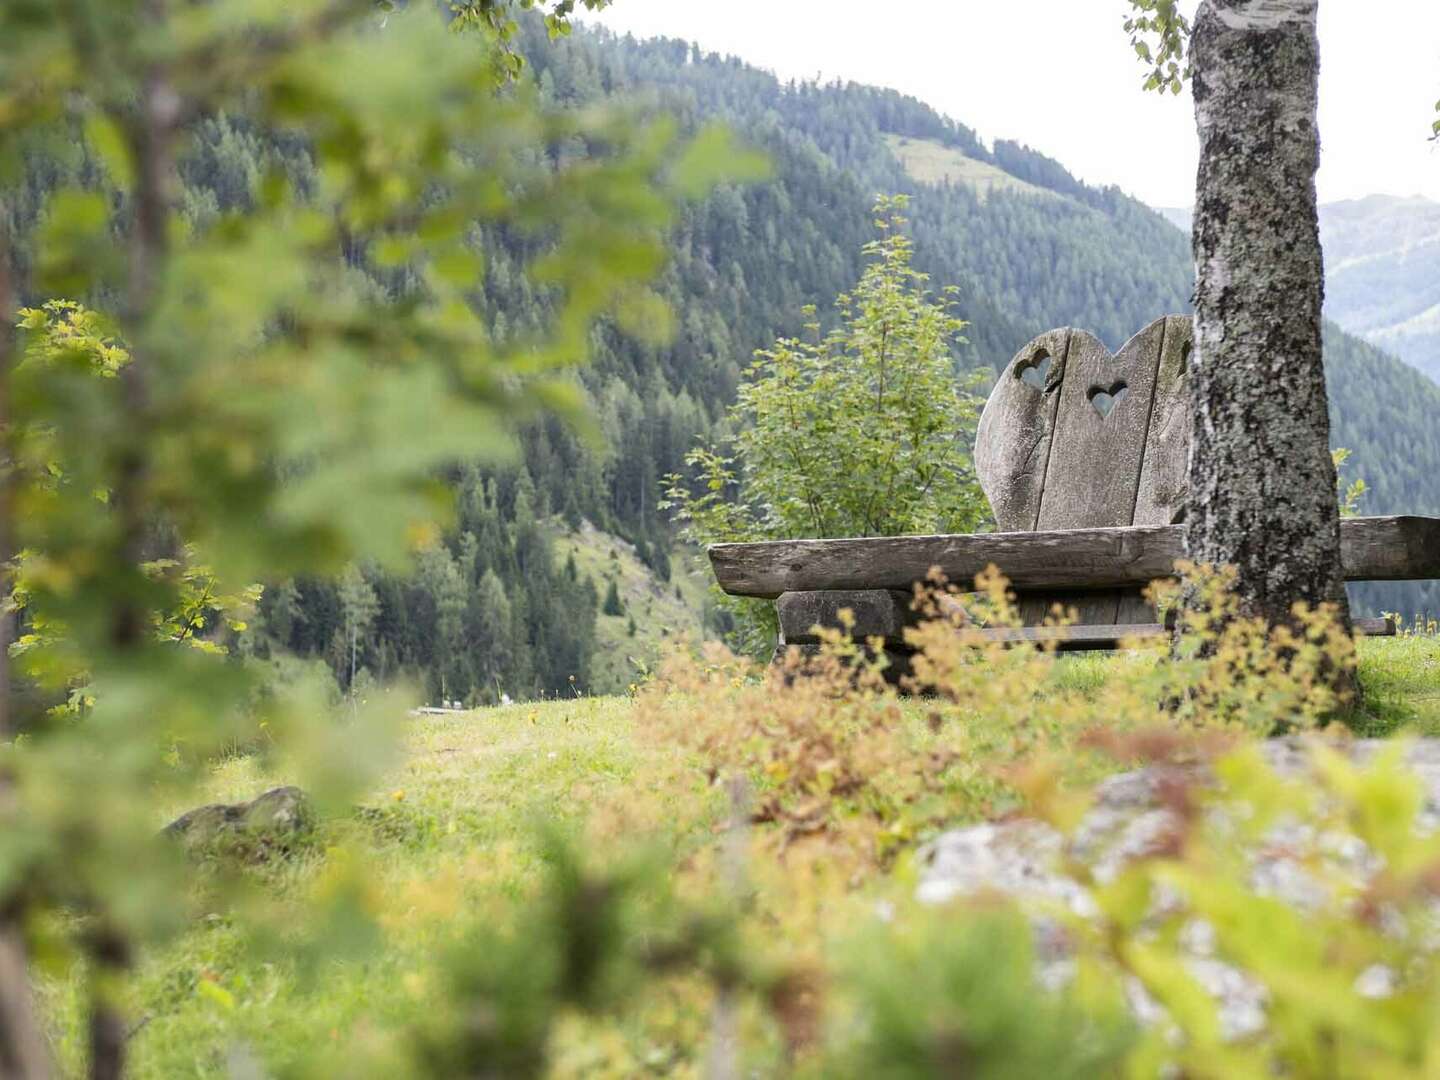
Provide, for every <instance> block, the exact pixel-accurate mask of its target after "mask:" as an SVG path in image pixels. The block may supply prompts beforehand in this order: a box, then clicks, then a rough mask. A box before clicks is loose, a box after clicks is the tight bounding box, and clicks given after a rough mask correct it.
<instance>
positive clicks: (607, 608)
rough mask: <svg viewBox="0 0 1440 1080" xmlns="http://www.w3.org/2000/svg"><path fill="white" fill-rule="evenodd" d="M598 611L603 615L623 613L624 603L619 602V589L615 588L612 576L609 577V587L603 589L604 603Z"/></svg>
mask: <svg viewBox="0 0 1440 1080" xmlns="http://www.w3.org/2000/svg"><path fill="white" fill-rule="evenodd" d="M600 611H601V613H602V614H605V615H624V614H625V605H624V604H622V603H621V602H620V590H619V589H618V588H616V586H615V579H614V578H611V579H610V587H609V588H607V589H606V590H605V603H604V604H603V605H601V607H600Z"/></svg>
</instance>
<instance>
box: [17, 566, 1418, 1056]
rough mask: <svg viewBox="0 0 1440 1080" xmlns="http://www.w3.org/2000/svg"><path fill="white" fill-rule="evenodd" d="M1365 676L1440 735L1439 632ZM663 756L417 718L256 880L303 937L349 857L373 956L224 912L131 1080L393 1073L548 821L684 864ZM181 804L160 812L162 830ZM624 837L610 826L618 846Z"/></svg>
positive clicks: (628, 732)
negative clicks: (339, 1060) (325, 952)
mask: <svg viewBox="0 0 1440 1080" xmlns="http://www.w3.org/2000/svg"><path fill="white" fill-rule="evenodd" d="M605 550H606V549H605V548H604V547H603V546H601V545H599V544H595V545H590V546H588V547H586V548H585V555H586V557H587V558H603V559H606V560H608V559H609V556H608V554H601V553H602V552H604V551H605ZM578 558H579V554H577V559H578ZM617 561H621V562H622V567H621V568H620V569H621V572H622V575H623V573H624V571H625V570H628V569H632V568H629V567H628V566H626V565H625V564H624V563H623V556H620V557H618V558H617ZM622 580H626V581H627V583H631V584H633V581H632V580H631V579H629V578H628V577H625V576H622ZM633 595H636V594H633V593H632V594H630V596H633ZM629 602H631V600H630V599H629V598H628V597H627V603H629ZM1153 662H1154V659H1153V657H1147V656H1144V655H1141V654H1119V655H1117V654H1109V655H1107V654H1097V653H1091V654H1080V655H1076V656H1072V657H1066V658H1064V659H1063V660H1062V663H1061V665H1060V668H1059V670H1058V671H1057V673H1056V680H1057V688H1060V689H1068V690H1074V691H1080V692H1082V693H1084V694H1086V695H1087V696H1088V695H1093V696H1095V697H1097V698H1100V697H1102V696H1103V694H1104V692H1105V684H1106V680H1107V678H1108V677H1109V676H1110V675H1111V674H1112V673H1113V672H1114V671H1115V669H1116V665H1121V664H1136V663H1153ZM1361 671H1362V678H1363V681H1364V685H1365V688H1366V693H1367V706H1366V714H1365V715H1366V718H1367V719H1366V721H1365V725H1368V726H1367V727H1366V730H1367V731H1369V732H1371V733H1403V732H1414V733H1419V734H1426V735H1434V734H1440V639H1435V638H1397V639H1389V640H1378V639H1372V640H1368V641H1365V642H1364V643H1363V644H1362V646H1361ZM923 707H924V706H923V703H917V705H916V709H917V710H923ZM918 716H919V713H918V711H917V717H918ZM919 722H921V721H920V720H918V719H917V723H919ZM1365 725H1362V726H1365ZM664 754H665V750H664V748H663V747H660V746H657V745H655V744H654V743H653V742H651V741H650V740H647V739H645V738H642V737H640V736H639V734H638V732H637V729H636V717H635V708H634V706H633V704H632V703H631V702H630V700H629V699H628V698H625V697H605V698H581V699H576V700H570V701H556V702H546V703H542V704H522V705H511V706H506V707H497V708H489V709H479V710H475V711H472V712H468V713H461V714H450V715H441V716H434V715H424V716H416V717H413V718H411V719H410V720H408V721H407V724H406V727H405V731H404V736H403V741H402V747H401V754H400V756H399V758H398V763H397V765H396V766H395V767H394V768H393V769H392V770H391V772H390V774H389V775H388V776H387V777H386V778H385V779H384V781H383V782H382V783H381V784H380V785H378V786H377V788H376V790H375V791H373V792H371V793H370V794H369V795H368V796H367V797H366V798H365V799H363V800H362V804H363V806H364V807H365V808H366V810H365V811H364V812H363V813H360V814H356V815H352V816H347V817H344V818H343V819H341V820H339V821H334V822H331V823H330V824H328V825H327V826H326V829H325V832H324V839H323V844H324V849H323V850H321V849H317V850H314V851H312V852H310V853H309V854H308V855H302V856H300V857H298V858H295V859H293V860H292V861H291V862H290V863H289V864H286V865H283V866H281V867H279V868H276V869H274V870H272V871H267V872H266V874H265V875H264V883H265V886H266V888H267V889H268V890H270V891H271V892H272V893H274V894H276V895H278V896H279V897H280V898H281V900H282V902H283V903H285V904H287V905H289V906H290V909H291V910H293V911H294V912H295V913H296V923H297V925H300V924H301V919H300V912H302V911H303V910H304V907H305V906H306V904H307V903H308V902H309V901H310V899H311V898H312V896H313V895H314V894H315V893H316V892H317V891H323V890H324V889H325V888H326V887H327V886H326V883H327V882H328V881H330V880H332V879H333V878H334V876H335V874H336V873H337V867H343V866H344V865H345V863H346V860H345V859H344V858H343V857H341V856H339V855H338V854H337V851H339V850H341V849H345V848H350V849H354V850H355V851H356V853H357V854H358V855H359V856H360V858H361V859H362V860H363V861H362V862H361V863H360V865H363V866H364V867H365V877H364V881H363V899H364V903H365V905H366V907H367V908H368V909H369V910H370V911H371V913H372V914H373V915H375V916H376V917H377V918H378V920H379V923H380V924H381V926H382V927H383V929H384V941H383V947H382V948H381V949H380V950H379V951H378V952H375V953H373V954H371V955H368V956H365V957H364V958H357V959H353V960H349V961H342V962H338V963H328V964H326V965H324V966H323V968H322V969H320V970H318V971H317V972H314V973H312V974H311V976H310V977H307V973H306V971H305V970H304V965H303V964H302V963H300V962H298V961H297V960H295V958H294V957H293V955H292V956H280V955H271V956H267V955H265V954H264V953H263V952H261V953H256V952H255V951H253V950H252V949H250V948H249V947H247V945H246V942H245V941H244V939H243V938H242V937H241V935H240V933H239V932H238V931H237V930H236V929H235V927H234V926H233V925H232V923H231V922H230V920H229V919H227V918H225V917H223V916H220V915H218V914H217V915H214V916H212V917H207V918H202V919H200V920H198V921H197V923H196V924H195V926H194V927H193V928H192V929H190V930H189V931H187V932H186V933H185V934H184V935H182V937H181V938H180V939H179V940H178V941H176V942H175V943H173V944H172V945H170V946H169V947H167V948H165V949H163V950H161V951H159V952H158V953H156V954H154V955H151V956H148V957H147V958H146V959H144V961H143V962H142V964H141V966H140V969H139V974H138V979H137V980H136V985H135V989H134V993H133V996H132V999H131V1000H130V1002H129V1005H128V1008H129V1012H130V1014H131V1015H132V1016H134V1017H135V1018H137V1019H138V1020H141V1021H143V1027H141V1028H140V1029H139V1031H138V1032H137V1034H136V1035H135V1037H134V1038H133V1039H132V1041H131V1051H132V1055H133V1075H134V1076H135V1077H139V1078H162V1077H163V1078H169V1077H220V1076H225V1075H226V1074H227V1070H228V1069H229V1068H230V1063H231V1062H232V1061H235V1060H244V1055H246V1054H248V1053H251V1052H253V1053H254V1055H255V1057H256V1059H257V1060H260V1061H263V1063H264V1067H265V1069H266V1070H267V1072H266V1075H271V1074H273V1075H277V1076H283V1075H286V1074H287V1071H290V1070H293V1069H295V1068H297V1067H299V1066H300V1065H301V1064H302V1063H303V1062H305V1061H306V1060H307V1057H308V1056H309V1055H310V1054H311V1053H312V1052H313V1051H315V1050H316V1048H317V1047H319V1048H322V1049H325V1050H332V1051H337V1052H342V1053H349V1054H350V1055H351V1058H352V1060H353V1062H355V1065H354V1067H353V1071H349V1072H346V1073H345V1075H347V1076H400V1075H405V1069H406V1066H405V1065H404V1063H403V1060H402V1058H401V1057H400V1056H399V1053H400V1049H401V1048H402V1046H403V1043H402V1042H400V1041H398V1040H399V1036H398V1035H397V1033H402V1032H405V1031H406V1030H408V1029H410V1028H412V1027H413V1026H414V1025H415V1024H416V1023H417V1022H420V1021H422V1020H423V1019H424V1018H425V1017H426V1016H427V1014H428V1013H430V1012H431V1011H432V1010H433V1009H434V1008H435V1007H436V1005H437V1003H438V1002H439V1001H440V1000H442V998H443V994H444V992H445V990H444V986H443V985H441V984H440V983H439V981H438V974H437V958H443V957H444V956H445V955H447V954H448V953H449V952H450V951H452V950H454V949H455V948H457V947H458V942H459V941H460V940H461V939H462V935H463V933H464V930H465V928H466V927H473V926H474V925H475V924H476V922H477V920H479V921H484V920H486V919H492V918H493V919H499V920H503V919H504V918H506V917H507V913H512V914H513V912H514V911H515V909H516V907H517V902H518V904H519V905H520V906H523V904H524V902H525V900H526V898H527V897H528V896H529V895H530V894H531V891H532V890H533V889H534V887H535V885H536V882H537V880H538V878H539V876H540V868H541V867H542V865H543V857H542V852H541V848H540V844H539V840H538V837H539V835H540V826H541V825H542V824H543V825H545V826H547V827H549V828H552V829H558V830H560V831H561V832H562V833H570V834H574V833H577V832H578V831H579V830H580V829H581V828H582V827H583V826H584V823H585V821H586V818H587V817H588V816H589V814H590V811H591V810H592V808H593V807H596V806H610V807H613V806H616V805H622V806H634V807H637V808H640V812H642V813H644V812H648V813H650V814H651V815H658V817H655V816H652V818H651V819H650V820H647V822H646V831H647V832H649V831H658V832H659V834H660V836H661V837H662V842H663V843H664V844H666V845H667V846H668V847H669V848H670V850H671V853H672V854H673V855H675V856H676V857H678V858H680V859H683V858H685V856H686V854H687V852H693V851H696V850H698V849H700V848H701V847H703V846H705V845H708V844H710V843H711V842H712V841H713V837H714V828H715V826H716V824H717V823H718V822H719V821H721V820H722V819H723V816H724V807H723V798H722V794H721V793H720V792H719V791H718V790H716V789H715V788H713V787H707V786H705V784H704V782H703V780H701V779H700V778H699V777H696V778H695V780H694V782H693V787H692V788H691V789H690V790H688V791H687V792H686V794H685V795H684V796H683V797H684V798H685V799H686V800H687V801H688V802H690V803H691V804H693V805H695V806H698V807H699V811H698V812H697V813H694V814H688V815H681V814H674V815H673V820H672V819H671V818H670V817H668V816H667V814H669V813H670V811H668V810H667V807H668V806H669V805H670V803H669V802H667V800H673V799H674V798H675V797H677V796H676V793H675V789H673V788H668V787H667V788H665V789H663V790H661V789H660V788H656V790H654V791H652V790H649V789H648V787H647V786H646V785H650V784H658V783H659V781H658V780H656V779H655V777H656V776H657V775H658V774H657V772H656V771H655V770H654V769H651V768H649V767H648V766H649V765H652V764H654V763H655V762H656V761H658V760H660V758H661V757H662V756H663V755H664ZM287 779H289V778H288V777H287V776H286V775H284V773H283V772H278V771H267V770H266V769H265V768H264V767H263V766H262V765H261V763H260V761H259V759H258V758H255V757H247V756H241V757H236V758H233V759H230V760H227V761H225V762H223V763H222V764H220V765H219V766H217V768H216V769H215V770H214V772H213V774H212V775H211V777H210V778H209V782H208V788H207V790H206V791H205V792H204V796H205V798H207V799H213V800H215V801H227V802H229V801H240V800H244V799H249V798H252V797H253V796H254V795H256V794H257V793H259V792H260V791H262V790H265V789H266V788H268V787H270V786H273V785H275V784H279V783H283V782H286V780H287ZM688 782H689V781H687V783H688ZM645 808H648V810H646V809H645ZM180 809H183V808H181V807H168V806H167V807H163V808H159V809H157V815H156V824H157V826H158V825H159V824H161V823H163V821H164V820H165V819H166V818H168V817H169V816H171V815H172V814H173V813H175V812H177V811H178V810H180ZM681 820H685V821H688V822H689V824H688V825H687V824H680V821H681ZM591 824H592V826H593V822H592V823H591ZM626 828H627V827H620V828H619V831H618V832H617V833H612V835H613V836H614V838H615V844H616V846H615V850H616V851H619V850H620V846H619V845H620V844H621V842H622V841H623V840H624V838H625V837H626V836H628V835H629V833H628V832H627V831H626ZM601 854H602V855H603V854H604V852H601ZM893 886H894V887H895V888H897V889H903V888H905V887H906V886H905V883H904V881H897V882H895V883H893ZM80 982H81V980H79V979H69V978H66V977H65V974H64V973H63V972H52V973H50V974H49V975H47V976H46V977H44V978H43V979H42V980H41V986H40V989H41V997H42V1003H43V1006H44V1008H45V1010H46V1013H47V1015H48V1016H49V1018H50V1022H51V1029H52V1032H53V1033H54V1038H55V1042H56V1045H57V1047H58V1049H59V1051H60V1053H61V1056H62V1059H63V1062H64V1064H65V1066H66V1070H67V1073H74V1072H76V1071H77V1070H78V1068H79V1063H80V1061H81V1060H82V1056H83V1048H82V1040H81V1037H80V1035H79V1034H78V1032H79V1031H80V1030H81V1028H80V1024H79V1018H80V1015H81V1002H80V1001H79V1000H78V999H77V996H76V994H77V990H76V987H77V986H78V985H80ZM247 1048H249V1049H247ZM237 1055H238V1056H237ZM597 1075H620V1074H615V1073H605V1072H602V1073H599V1074H597Z"/></svg>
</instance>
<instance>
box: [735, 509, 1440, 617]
mask: <svg viewBox="0 0 1440 1080" xmlns="http://www.w3.org/2000/svg"><path fill="white" fill-rule="evenodd" d="M1340 546H1341V558H1342V560H1343V561H1344V565H1345V579H1346V580H1347V581H1405V580H1425V579H1431V578H1440V518H1434V517H1357V518H1346V519H1345V520H1344V521H1342V522H1341V523H1340ZM709 555H710V565H711V566H712V568H713V569H714V571H715V578H716V580H717V581H719V583H720V587H721V588H722V589H724V590H725V591H726V592H727V593H730V594H731V595H732V596H760V597H767V598H770V599H774V598H775V597H777V596H779V595H780V594H781V593H784V592H808V591H813V590H817V589H826V590H832V589H864V590H871V589H888V590H899V591H902V592H904V591H908V590H909V589H911V588H912V587H913V585H914V583H915V582H917V581H924V580H925V578H926V575H927V574H929V572H930V569H931V567H938V568H939V569H940V571H941V572H942V573H943V574H944V575H945V576H946V577H947V578H948V579H949V580H950V581H952V582H955V583H957V584H960V585H962V586H967V585H969V583H970V582H971V581H972V580H974V578H975V575H976V574H979V573H980V572H981V571H983V570H984V569H985V568H986V567H988V566H992V565H993V566H998V567H999V568H1000V570H1001V571H1002V572H1003V573H1004V574H1005V575H1006V576H1007V577H1008V578H1009V579H1010V581H1011V583H1012V584H1013V585H1015V586H1016V587H1017V588H1020V589H1057V588H1058V589H1093V588H1115V587H1119V586H1139V585H1145V584H1147V583H1149V582H1151V581H1154V580H1157V579H1159V578H1165V577H1171V576H1173V575H1174V572H1175V561H1176V560H1177V559H1182V558H1184V557H1185V548H1184V527H1183V526H1181V525H1153V526H1126V527H1123V528H1106V529H1063V530H1052V531H1048V532H1024V533H979V534H974V535H954V536H893V537H864V538H859V539H847V540H773V541H768V542H765V543H756V544H713V545H711V547H710V548H709Z"/></svg>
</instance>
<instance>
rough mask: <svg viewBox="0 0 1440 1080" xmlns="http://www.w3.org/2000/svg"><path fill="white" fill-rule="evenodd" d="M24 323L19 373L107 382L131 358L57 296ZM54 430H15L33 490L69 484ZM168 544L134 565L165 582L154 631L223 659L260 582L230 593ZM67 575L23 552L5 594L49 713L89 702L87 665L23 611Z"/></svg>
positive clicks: (52, 621)
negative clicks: (60, 373) (61, 370)
mask: <svg viewBox="0 0 1440 1080" xmlns="http://www.w3.org/2000/svg"><path fill="white" fill-rule="evenodd" d="M20 328H21V329H22V330H23V331H24V332H25V335H26V339H27V340H26V347H25V352H24V355H23V356H22V358H21V361H20V364H19V365H18V367H19V369H20V370H22V371H23V370H25V369H26V368H27V367H28V368H42V367H43V368H52V369H53V368H57V367H61V366H63V367H66V368H67V369H69V370H73V371H75V372H78V373H81V374H84V373H87V372H88V373H89V374H90V375H91V376H93V377H96V378H102V379H113V378H116V377H117V376H118V375H119V373H120V371H121V370H122V369H123V368H124V366H125V365H126V364H128V363H129V362H130V354H129V353H128V352H127V351H126V350H125V349H124V347H123V346H122V345H120V344H119V343H117V342H116V341H115V340H114V338H112V337H111V336H110V335H109V332H108V329H107V327H106V326H105V323H104V320H103V319H102V318H101V317H100V316H99V315H98V314H97V313H96V312H94V311H91V310H89V309H87V308H85V307H83V306H81V305H79V304H76V303H73V302H71V301H60V300H53V301H49V302H47V303H46V304H45V305H44V306H43V308H40V309H29V308H26V309H22V310H21V312H20ZM55 435H56V432H55V429H54V427H53V426H51V425H45V424H39V423H32V424H23V425H17V428H16V430H15V431H14V433H13V438H14V445H15V446H16V447H17V454H16V461H17V464H21V465H23V467H24V469H25V471H24V472H23V473H21V474H19V475H17V476H16V477H15V480H16V482H17V484H19V485H23V487H24V488H25V489H26V490H28V491H30V492H31V493H32V494H36V495H39V494H42V493H43V494H44V495H48V496H52V497H53V496H54V495H56V494H57V493H58V492H59V491H60V490H61V489H62V488H64V487H66V486H67V485H68V484H70V482H71V481H70V480H69V479H68V478H67V477H66V475H65V472H64V469H63V467H62V466H61V464H60V462H59V461H58V460H57V459H56V458H55V456H54V455H53V454H52V452H51V451H52V443H53V440H54V438H55ZM91 495H92V497H93V500H94V502H93V505H92V509H93V512H94V513H96V514H103V513H104V512H105V509H104V508H105V504H106V503H107V502H108V501H109V499H110V492H109V491H108V490H106V489H100V490H96V491H94V492H92V493H91ZM22 505H23V504H22ZM170 546H171V547H172V548H173V553H172V554H170V555H168V556H165V557H157V558H150V559H146V560H145V561H144V562H143V563H141V564H140V570H141V572H142V573H143V575H144V576H145V577H146V579H147V580H149V581H153V582H159V583H166V584H168V585H169V588H168V589H167V592H168V594H169V602H168V604H167V605H166V606H164V607H160V608H157V609H155V610H153V611H151V612H150V615H149V623H150V626H149V630H150V633H151V634H152V635H153V637H154V638H155V640H156V641H158V642H162V643H164V644H167V645H183V646H186V647H189V648H194V649H198V650H200V651H202V652H206V653H210V654H212V655H224V654H225V652H226V648H225V645H224V644H223V642H222V639H221V635H223V634H225V633H226V632H227V631H228V632H229V634H231V635H234V634H239V633H243V632H244V631H245V629H246V627H247V623H246V619H247V618H248V617H249V616H250V614H251V613H252V612H253V611H254V609H255V605H256V604H257V603H258V601H259V599H260V595H261V591H262V590H261V587H260V586H259V585H246V586H243V587H240V588H237V589H234V590H232V591H226V590H224V589H222V588H221V586H220V583H219V580H218V578H217V577H216V575H215V573H214V571H212V570H211V569H210V568H209V567H208V566H205V565H204V564H203V563H201V562H199V561H197V558H198V557H197V553H196V550H195V548H194V546H193V545H191V544H185V543H180V544H177V545H170ZM70 573H71V571H70V570H69V569H68V568H67V567H65V566H64V565H63V564H57V563H56V562H55V561H54V560H53V559H51V558H50V557H48V555H47V554H46V553H44V552H42V551H34V550H24V551H21V552H19V554H18V555H17V556H16V557H15V559H14V562H13V566H12V571H11V575H10V577H11V585H10V593H9V597H8V600H7V602H6V603H5V604H4V606H3V610H4V612H5V613H6V615H7V616H15V617H18V622H19V625H20V627H21V630H20V633H19V635H18V637H17V638H16V640H15V641H14V642H12V643H11V644H10V646H9V655H10V657H11V658H12V659H14V660H16V661H17V667H18V669H19V670H20V671H21V672H22V673H23V674H25V675H26V676H28V677H29V678H31V679H32V680H34V681H35V682H36V683H37V684H38V685H39V686H40V687H41V688H42V689H44V690H46V691H50V692H56V691H60V692H63V695H64V696H63V700H62V701H61V703H60V704H57V705H55V706H54V707H53V708H52V709H51V713H52V715H56V716H58V715H62V714H71V715H77V714H79V713H81V712H82V711H84V710H86V709H88V708H89V707H91V706H93V705H94V703H95V702H94V696H93V693H92V692H91V689H90V686H89V678H90V673H89V670H88V668H87V667H86V663H85V660H84V658H83V656H82V655H80V654H79V653H78V651H77V650H76V649H75V648H74V647H73V646H74V642H73V641H72V636H71V634H70V632H69V629H68V627H67V625H66V623H65V621H64V620H63V619H62V618H59V617H56V616H54V615H51V614H48V613H47V612H46V611H45V610H44V609H43V608H42V609H41V610H29V608H30V598H31V596H32V595H33V594H34V593H35V592H37V591H41V592H44V591H47V590H50V589H53V588H56V587H59V588H65V587H67V580H66V579H67V578H68V577H69V575H70ZM57 578H58V579H59V580H58V582H57Z"/></svg>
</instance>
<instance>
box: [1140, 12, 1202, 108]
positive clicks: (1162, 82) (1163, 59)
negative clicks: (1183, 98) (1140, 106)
mask: <svg viewBox="0 0 1440 1080" xmlns="http://www.w3.org/2000/svg"><path fill="white" fill-rule="evenodd" d="M1130 6H1131V7H1132V8H1133V9H1134V13H1133V14H1130V15H1127V16H1126V17H1125V32H1126V33H1127V34H1129V35H1130V44H1131V46H1132V47H1133V48H1134V49H1135V55H1136V56H1138V57H1139V58H1140V60H1141V62H1142V63H1144V64H1145V65H1146V66H1148V67H1149V68H1150V71H1149V72H1148V73H1147V75H1146V76H1145V89H1146V90H1158V91H1160V92H1161V93H1163V92H1165V91H1166V90H1169V91H1170V92H1171V93H1172V94H1178V93H1180V88H1181V86H1182V85H1183V84H1184V83H1185V81H1186V80H1187V79H1189V78H1190V75H1191V72H1192V69H1191V67H1190V62H1189V59H1188V58H1187V56H1186V48H1185V43H1186V40H1187V39H1188V38H1189V37H1190V20H1188V19H1187V18H1186V17H1185V16H1184V15H1182V14H1180V5H1179V2H1178V0H1130Z"/></svg>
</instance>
